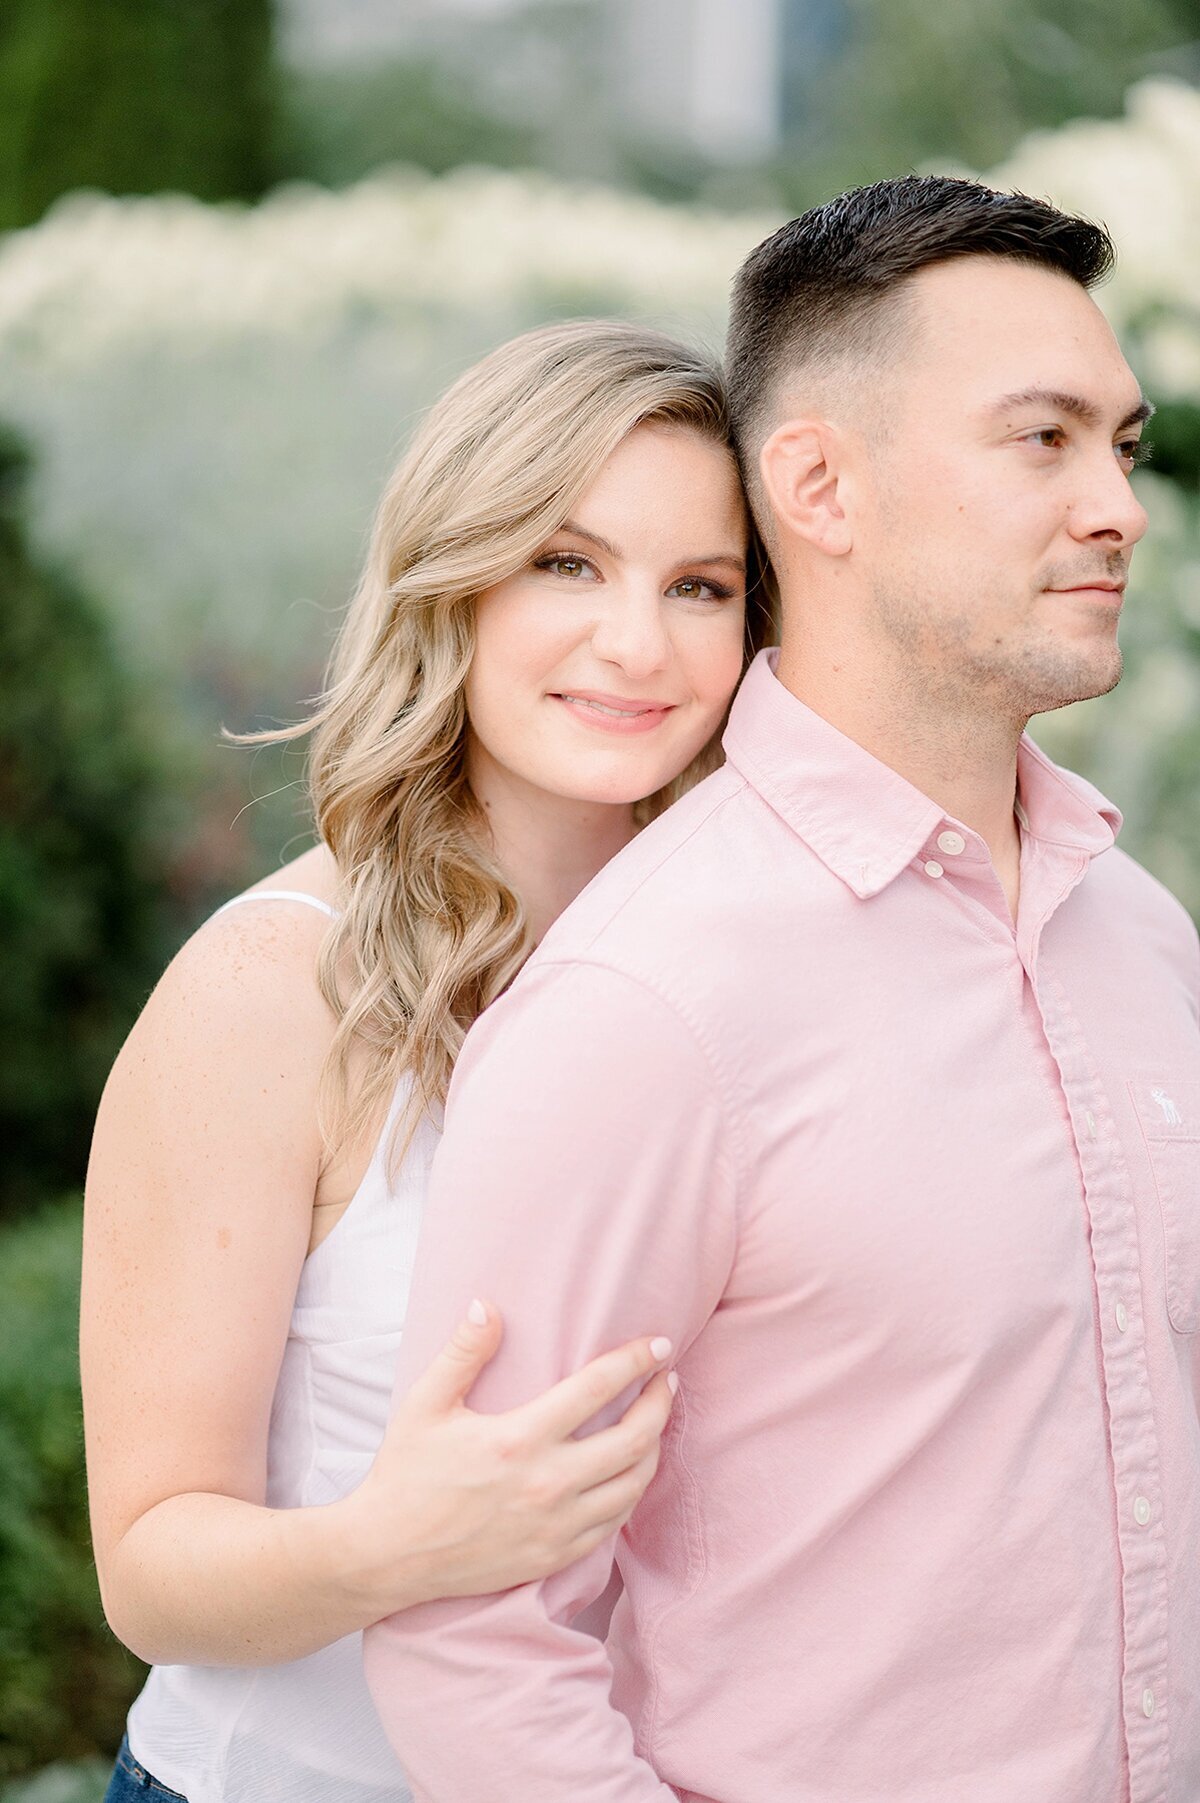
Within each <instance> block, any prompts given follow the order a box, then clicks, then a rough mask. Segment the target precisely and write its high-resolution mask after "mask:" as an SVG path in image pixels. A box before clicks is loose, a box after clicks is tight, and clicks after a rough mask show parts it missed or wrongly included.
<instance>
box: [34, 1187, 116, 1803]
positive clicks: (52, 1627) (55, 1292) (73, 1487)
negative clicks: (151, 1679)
mask: <svg viewBox="0 0 1200 1803" xmlns="http://www.w3.org/2000/svg"><path fill="white" fill-rule="evenodd" d="M79 1238H80V1206H79V1202H78V1199H76V1198H73V1199H71V1200H70V1201H67V1202H61V1203H58V1204H55V1205H53V1206H50V1207H46V1208H43V1209H42V1210H40V1211H39V1212H38V1213H37V1214H35V1215H33V1216H31V1217H30V1218H29V1219H27V1220H24V1221H20V1222H17V1223H15V1224H9V1225H7V1226H5V1227H3V1228H0V1323H2V1325H0V1471H2V1472H3V1474H4V1476H3V1482H2V1483H0V1780H2V1779H3V1778H6V1777H14V1776H17V1775H19V1774H21V1773H23V1772H27V1771H32V1770H34V1769H36V1768H37V1767H38V1766H42V1765H46V1764H48V1763H49V1762H51V1761H52V1760H60V1759H79V1758H83V1757H85V1756H87V1755H88V1754H100V1755H109V1756H111V1754H112V1753H113V1751H114V1750H115V1748H116V1746H117V1743H118V1742H119V1740H120V1738H121V1725H122V1722H123V1720H124V1716H125V1711H126V1709H127V1708H128V1706H129V1703H130V1700H131V1699H132V1697H133V1695H134V1694H135V1692H136V1691H137V1689H138V1687H139V1685H140V1684H141V1681H142V1676H143V1668H142V1667H141V1666H140V1665H139V1664H138V1663H137V1661H136V1660H135V1659H134V1658H133V1657H132V1655H131V1654H129V1653H127V1652H126V1651H125V1649H124V1648H123V1647H122V1646H120V1645H119V1644H118V1642H117V1641H116V1640H114V1638H113V1636H112V1634H111V1633H110V1632H109V1630H108V1628H107V1627H106V1626H105V1623H104V1618H103V1615H102V1614H101V1609H100V1596H99V1592H98V1590H97V1588H96V1574H95V1569H94V1566H93V1563H92V1553H91V1544H90V1541H89V1538H88V1522H87V1497H86V1491H85V1485H84V1470H83V1429H82V1425H81V1421H80V1403H79V1367H78V1360H77V1355H76V1341H77V1322H78V1314H79Z"/></svg>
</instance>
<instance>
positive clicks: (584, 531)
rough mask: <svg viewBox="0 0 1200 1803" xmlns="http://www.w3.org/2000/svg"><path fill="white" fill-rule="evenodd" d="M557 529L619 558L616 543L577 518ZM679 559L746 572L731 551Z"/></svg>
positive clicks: (684, 561)
mask: <svg viewBox="0 0 1200 1803" xmlns="http://www.w3.org/2000/svg"><path fill="white" fill-rule="evenodd" d="M559 531H560V532H569V533H571V534H572V535H573V536H574V537H575V538H586V539H587V541H588V543H589V544H592V545H595V546H596V547H597V549H599V550H601V551H606V552H607V553H608V555H609V556H610V557H613V558H616V559H617V561H618V562H620V560H621V555H622V554H621V552H620V551H619V550H618V549H617V547H616V545H614V544H613V542H612V540H611V539H607V538H603V537H601V535H600V533H598V532H589V530H588V528H587V527H586V526H581V525H580V524H579V521H578V520H564V521H563V523H562V525H561V526H560V527H559ZM550 537H551V538H553V537H554V534H553V533H551V534H550ZM679 561H680V563H688V564H696V565H699V564H715V563H719V564H725V565H727V566H728V567H729V568H730V569H732V570H736V571H737V572H738V574H739V575H740V576H744V575H745V574H746V560H745V558H744V557H737V556H735V555H734V553H733V552H731V551H714V552H713V553H712V554H711V555H710V556H704V557H681V558H680V559H679Z"/></svg>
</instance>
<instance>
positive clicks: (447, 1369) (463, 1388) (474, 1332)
mask: <svg viewBox="0 0 1200 1803" xmlns="http://www.w3.org/2000/svg"><path fill="white" fill-rule="evenodd" d="M503 1334H504V1324H503V1322H502V1321H501V1319H500V1316H499V1315H498V1314H497V1313H496V1310H495V1309H494V1308H490V1307H489V1306H488V1305H487V1304H486V1303H483V1302H479V1301H475V1302H472V1304H471V1306H470V1308H469V1309H468V1310H467V1313H466V1314H465V1315H464V1317H463V1319H462V1320H461V1321H460V1322H459V1324H458V1326H457V1327H456V1328H455V1330H454V1333H453V1334H452V1335H451V1337H450V1339H449V1340H448V1341H447V1342H446V1344H445V1346H443V1348H442V1350H441V1351H440V1352H439V1353H438V1355H437V1357H436V1358H435V1359H434V1361H433V1363H432V1364H431V1365H429V1366H428V1367H427V1368H426V1370H425V1371H423V1372H422V1374H421V1376H420V1377H418V1379H417V1380H416V1382H415V1383H414V1384H413V1385H412V1387H411V1388H410V1390H409V1392H408V1397H407V1400H408V1401H409V1402H410V1403H414V1404H416V1406H417V1407H419V1408H426V1409H432V1410H434V1411H436V1412H441V1411H444V1410H447V1409H452V1408H454V1407H455V1406H456V1405H457V1404H458V1403H460V1402H462V1400H463V1398H464V1397H465V1396H466V1395H467V1392H468V1391H469V1390H470V1388H471V1386H472V1384H473V1383H474V1382H475V1380H476V1378H477V1377H478V1376H479V1373H480V1372H481V1371H482V1370H483V1367H484V1366H485V1365H486V1364H487V1362H488V1360H489V1359H491V1358H494V1357H495V1355H496V1351H497V1349H498V1347H499V1345H500V1341H501V1339H502V1337H503Z"/></svg>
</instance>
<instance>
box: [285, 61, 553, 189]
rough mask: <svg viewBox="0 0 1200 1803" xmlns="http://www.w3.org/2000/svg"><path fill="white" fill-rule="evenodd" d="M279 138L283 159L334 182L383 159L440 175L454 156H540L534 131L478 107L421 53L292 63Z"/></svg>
mask: <svg viewBox="0 0 1200 1803" xmlns="http://www.w3.org/2000/svg"><path fill="white" fill-rule="evenodd" d="M277 144H278V162H279V165H280V167H281V168H283V169H286V170H287V171H288V172H289V173H290V174H293V175H302V176H304V177H305V178H306V179H307V180H309V181H316V182H321V183H323V184H325V185H327V186H329V187H334V188H337V187H344V186H346V184H347V183H349V182H352V181H354V180H356V178H357V177H358V176H360V175H362V174H363V173H364V172H365V171H366V170H369V169H377V168H379V167H380V165H381V164H384V163H412V164H415V165H416V167H417V168H420V169H429V170H432V171H433V172H434V174H437V175H441V174H443V173H444V172H445V171H446V170H447V169H454V168H456V167H457V166H458V165H459V164H461V163H487V164H491V165H494V166H495V167H496V168H502V169H512V168H519V167H521V166H523V165H525V166H527V165H530V164H534V163H536V162H537V161H538V160H539V159H538V155H537V149H538V145H537V138H536V135H535V133H534V132H532V131H531V130H529V129H528V127H526V126H524V125H522V124H520V123H519V122H517V121H515V120H508V119H498V118H496V117H495V116H494V115H493V114H491V113H489V112H488V111H486V110H484V109H482V108H480V107H479V106H478V105H477V104H475V103H473V102H472V100H471V98H470V95H469V93H468V92H467V91H466V90H465V89H464V88H463V86H462V85H461V83H452V82H451V81H449V80H448V79H447V76H446V73H445V71H444V70H443V69H441V68H439V67H438V65H437V64H436V63H434V62H431V61H429V60H425V59H421V58H413V59H400V60H396V61H391V60H389V61H387V62H385V63H383V64H382V65H378V64H374V63H372V64H370V65H369V66H367V67H366V68H361V69H360V68H359V67H357V66H352V67H350V68H343V67H339V66H337V65H335V66H334V67H332V68H315V69H304V70H296V71H293V72H290V73H289V74H288V76H287V77H286V79H285V81H284V83H283V87H282V96H281V102H280V109H279V135H278V140H277Z"/></svg>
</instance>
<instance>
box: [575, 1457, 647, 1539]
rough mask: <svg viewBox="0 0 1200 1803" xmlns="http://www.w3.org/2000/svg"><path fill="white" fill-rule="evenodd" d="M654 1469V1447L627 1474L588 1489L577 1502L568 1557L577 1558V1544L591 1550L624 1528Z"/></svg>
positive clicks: (625, 1472)
mask: <svg viewBox="0 0 1200 1803" xmlns="http://www.w3.org/2000/svg"><path fill="white" fill-rule="evenodd" d="M657 1470H658V1447H657V1446H655V1448H654V1450H653V1452H650V1453H647V1454H646V1456H645V1458H643V1459H639V1461H638V1463H637V1464H636V1465H632V1466H631V1467H630V1468H629V1470H628V1471H622V1472H621V1474H620V1475H619V1476H618V1477H613V1478H609V1480H608V1482H607V1483H605V1484H598V1485H597V1486H596V1488H595V1489H594V1490H589V1491H588V1492H587V1494H586V1495H585V1496H582V1497H581V1498H580V1501H579V1516H578V1522H579V1531H578V1535H577V1537H576V1541H575V1544H574V1546H573V1547H572V1549H571V1550H572V1557H574V1558H579V1557H581V1556H582V1555H581V1551H580V1550H579V1545H580V1542H581V1541H584V1540H586V1541H588V1542H589V1546H588V1549H587V1550H589V1551H590V1550H591V1547H593V1546H598V1545H599V1544H600V1542H601V1541H602V1540H605V1539H607V1537H608V1536H609V1535H610V1534H617V1533H619V1532H620V1530H621V1529H622V1528H623V1527H624V1526H625V1523H626V1522H627V1521H628V1520H629V1517H630V1516H631V1515H632V1514H633V1512H634V1510H635V1509H636V1508H637V1506H638V1504H639V1503H640V1502H641V1500H642V1497H643V1496H644V1495H645V1493H646V1491H647V1490H648V1488H649V1487H650V1483H651V1480H652V1479H653V1477H654V1474H655V1472H656V1471H657Z"/></svg>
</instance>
